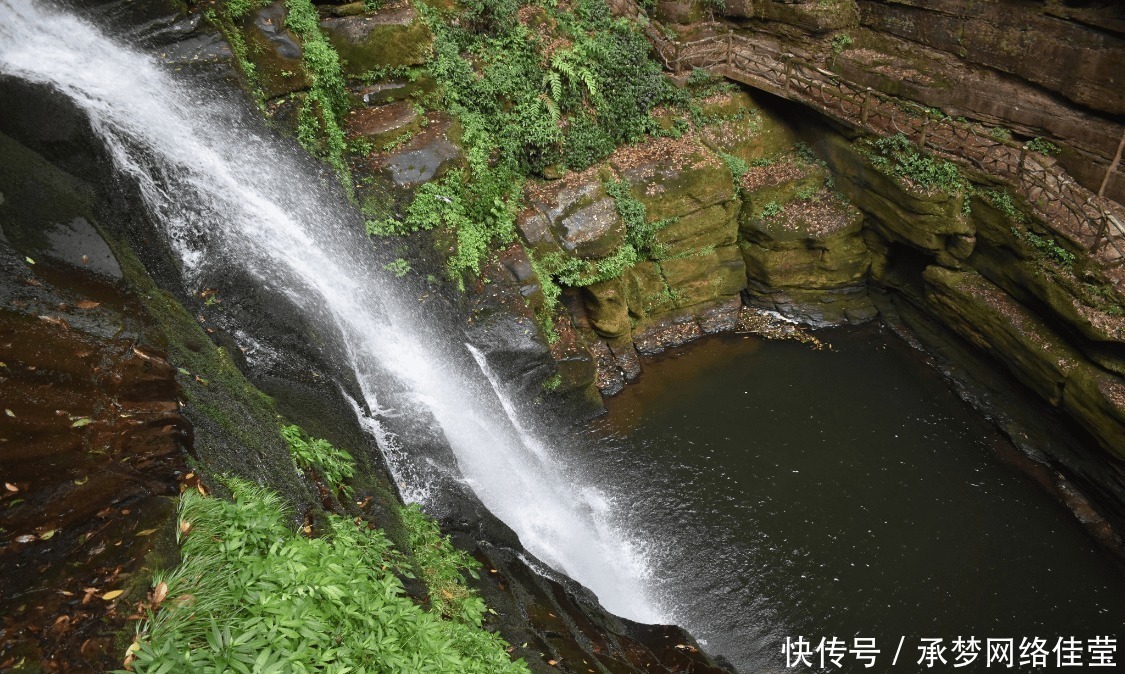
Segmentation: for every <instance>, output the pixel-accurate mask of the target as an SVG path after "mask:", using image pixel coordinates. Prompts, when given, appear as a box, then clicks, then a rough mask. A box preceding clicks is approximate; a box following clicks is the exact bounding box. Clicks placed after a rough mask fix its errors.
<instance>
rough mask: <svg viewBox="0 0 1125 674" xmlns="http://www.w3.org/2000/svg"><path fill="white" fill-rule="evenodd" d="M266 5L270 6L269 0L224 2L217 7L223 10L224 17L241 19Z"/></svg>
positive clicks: (233, 0)
mask: <svg viewBox="0 0 1125 674" xmlns="http://www.w3.org/2000/svg"><path fill="white" fill-rule="evenodd" d="M268 4H270V0H226V2H225V3H223V4H222V5H219V6H220V7H223V8H224V10H225V13H226V15H227V16H229V17H230V18H232V19H241V18H242V17H244V16H246V15H247V14H249V13H250V12H252V11H254V10H255V9H258V8H259V7H265V6H266V5H268Z"/></svg>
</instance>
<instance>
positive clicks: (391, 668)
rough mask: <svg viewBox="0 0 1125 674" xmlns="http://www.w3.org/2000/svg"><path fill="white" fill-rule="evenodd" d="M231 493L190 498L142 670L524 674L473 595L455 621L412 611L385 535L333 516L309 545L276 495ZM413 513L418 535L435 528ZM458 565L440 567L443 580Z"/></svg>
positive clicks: (183, 506) (255, 490) (243, 488)
mask: <svg viewBox="0 0 1125 674" xmlns="http://www.w3.org/2000/svg"><path fill="white" fill-rule="evenodd" d="M227 486H229V487H230V490H231V492H232V493H233V494H234V501H233V502H232V501H225V500H222V499H217V498H207V497H204V496H201V495H199V494H197V493H196V492H193V491H189V492H186V493H185V494H184V495H183V496H182V497H181V502H180V518H181V522H182V524H181V527H180V530H181V531H186V533H185V534H183V535H182V537H181V540H180V546H181V553H182V558H183V561H182V562H181V564H180V565H179V566H178V567H176V568H175V569H173V570H172V571H170V572H167V573H160V574H157V576H156V578H154V587H159V586H160V585H161V584H166V587H167V598H166V599H165V600H164V601H163V602H161V603H159V606H157V607H153V608H150V609H149V612H148V615H147V616H146V618H145V619H143V620H142V621H141V622H140V623H139V624H138V629H137V640H136V643H135V645H134V646H133V647H132V648H131V649H130V650H131V651H132V654H133V656H134V657H135V660H134V661H133V662H132V669H133V671H134V672H137V673H138V674H167V673H168V672H246V673H247V674H249V673H250V672H257V673H261V674H267V673H278V674H280V673H286V674H288V673H299V672H300V673H311V672H335V673H338V674H344V673H345V672H434V673H443V674H444V673H448V674H461V673H465V674H515V673H524V672H527V668H526V665H525V664H524V663H523V661H522V660H519V661H516V662H512V661H511V659H510V658H509V656H508V654H507V653H506V652H505V648H506V647H507V644H505V643H504V641H503V640H501V639H500V638H499V637H498V636H496V635H494V634H492V633H490V632H488V631H486V630H484V629H483V628H482V627H481V616H482V615H483V612H484V605H483V603H482V602H480V600H479V599H476V598H475V597H471V595H467V597H469V598H466V599H464V600H462V601H461V602H460V603H459V604H457V605H456V606H457V607H458V608H460V609H462V611H461V613H460V614H458V615H456V616H455V618H456V619H453V620H445V619H442V617H441V615H439V614H437V613H434V612H429V611H425V610H423V609H422V608H421V607H419V606H417V605H416V604H414V603H413V602H412V601H411V600H410V598H409V597H408V596H407V595H406V594H405V591H404V589H403V586H402V582H401V581H400V580H399V578H398V576H396V572H398V573H406V570H405V569H403V568H402V566H403V564H404V558H403V556H402V554H401V553H399V552H398V551H396V550H395V549H394V547H393V545H392V544H391V542H390V540H389V539H388V538H387V537H386V535H385V534H384V533H383V532H382V531H380V530H377V529H371V528H368V526H367V525H365V524H362V523H360V524H357V523H356V522H353V521H352V520H349V519H345V518H342V517H338V516H336V515H328V516H327V518H326V519H327V521H326V534H325V536H324V537H322V538H305V537H303V536H300V535H298V534H297V533H295V532H293V531H292V530H290V529H289V528H288V527H287V526H286V525H285V520H286V519H287V518H288V517H289V513H288V512H287V510H286V508H285V505H284V503H283V502H282V501H281V499H280V498H279V497H278V496H277V495H276V494H274V493H273V492H271V491H269V490H268V489H265V488H263V487H260V486H257V485H254V484H251V483H249V482H244V481H241V480H235V479H231V480H229V481H228V482H227ZM409 517H410V528H411V531H412V539H413V537H414V532H416V531H421V532H422V533H423V535H424V536H430V534H431V532H432V531H433V530H434V529H436V526H434V525H432V523H429V525H426V524H424V523H425V522H427V520H425V519H424V516H422V515H421V514H420V513H415V514H411V515H410V516H409ZM442 555H449V551H448V550H446V549H444V548H442V549H436V548H435V549H434V550H433V553H432V554H430V555H429V556H426V555H425V554H424V555H423V556H422V557H421V558H419V561H420V562H421V561H425V562H426V563H429V564H433V563H434V562H432V561H430V558H431V557H435V556H437V557H441V556H442ZM462 561H463V560H462ZM459 563H460V562H459V561H453V562H449V561H442V560H440V559H439V561H438V562H437V564H438V566H437V567H436V568H439V569H441V574H442V575H443V577H445V576H448V575H449V570H448V569H449V568H454V569H456V567H457V565H458V564H459ZM423 568H425V566H424V565H423ZM423 573H425V572H423Z"/></svg>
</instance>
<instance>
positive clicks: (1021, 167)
mask: <svg viewBox="0 0 1125 674" xmlns="http://www.w3.org/2000/svg"><path fill="white" fill-rule="evenodd" d="M1026 164H1027V148H1026V147H1021V148H1020V165H1019V168H1018V169H1017V170H1016V175H1017V176H1019V177H1020V178H1023V171H1024V166H1025V165H1026Z"/></svg>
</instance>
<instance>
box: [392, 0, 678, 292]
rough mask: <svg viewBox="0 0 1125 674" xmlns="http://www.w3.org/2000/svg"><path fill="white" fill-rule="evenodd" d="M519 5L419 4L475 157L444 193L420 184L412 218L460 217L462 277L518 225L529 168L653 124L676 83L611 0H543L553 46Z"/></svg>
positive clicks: (575, 163)
mask: <svg viewBox="0 0 1125 674" xmlns="http://www.w3.org/2000/svg"><path fill="white" fill-rule="evenodd" d="M518 8H519V3H517V2H514V1H511V0H470V2H469V3H468V4H467V5H466V6H465V12H464V14H463V15H455V14H449V15H442V14H441V13H440V12H438V11H437V10H435V9H433V8H430V7H425V6H423V7H421V8H420V11H421V12H422V14H423V17H424V18H425V19H426V21H427V23H428V24H429V26H430V29H431V31H432V32H433V33H434V36H435V44H434V58H433V60H432V61H431V63H430V64H429V70H430V74H431V75H432V76H433V77H434V79H435V80H436V81H437V82H438V83H439V84H440V85H441V87H442V90H443V92H444V105H445V107H446V108H447V109H449V110H450V112H452V113H453V114H454V115H455V116H456V117H457V118H458V119H459V121H460V122H461V126H462V129H463V132H464V133H463V141H464V144H465V146H466V148H467V159H468V163H469V167H468V171H467V172H466V173H465V174H463V175H460V176H459V177H457V178H455V179H454V180H447V181H444V189H445V192H446V193H445V194H444V196H445V197H446V198H447V199H448V200H447V201H442V202H440V203H437V202H435V201H434V200H433V198H432V196H431V195H426V194H424V193H420V194H419V196H418V197H417V199H418V200H420V203H418V204H417V205H416V206H414V205H412V206H411V208H410V211H411V214H410V215H408V217H407V221H408V222H407V223H406V227H405V229H406V230H408V231H409V230H413V229H415V228H428V227H433V226H439V225H440V226H442V227H450V228H452V229H453V230H454V231H455V232H456V240H457V248H456V252H455V254H454V258H453V259H451V261H450V265H449V271H450V274H451V275H452V276H453V277H454V278H456V279H458V280H459V282H462V283H463V280H462V277H463V275H464V274H465V273H467V272H472V271H475V270H477V269H478V268H479V264H480V263H481V261H483V260H484V258H485V257H486V256H487V255H488V253H489V251H490V250H491V249H492V248H493V247H495V246H496V245H497V244H500V243H504V242H506V241H510V240H511V238H512V237H513V236H514V231H515V229H514V221H515V214H516V212H517V211H518V200H519V197H520V195H521V193H522V192H521V190H522V184H523V181H524V179H525V177H526V176H527V175H529V174H532V173H541V172H543V171H545V170H546V169H547V168H548V167H552V166H558V165H560V164H561V165H565V166H568V167H570V168H578V169H581V168H585V167H587V166H589V165H591V164H593V163H595V162H597V161H600V160H602V159H604V158H605V157H607V156H608V155H609V154H610V153H611V152H612V151H613V150H614V149H615V148H616V147H617V146H618V145H620V144H622V143H627V142H633V141H636V140H638V139H640V138H641V137H642V136H643V135H644V134H646V133H649V132H651V131H654V130H655V129H656V128H657V126H656V123H655V121H654V120H653V119H652V115H651V111H652V109H653V108H654V107H656V106H657V105H658V104H660V103H661V102H662V101H663V100H664V99H665V98H666V97H667V95H668V94H669V92H670V91H671V87H670V85H669V84H667V82H666V81H665V80H664V78H663V76H662V75H661V71H660V68H659V67H658V66H657V64H656V63H655V62H654V61H653V60H652V59H651V58H649V54H648V50H649V46H648V43H647V41H646V40H645V38H644V36H643V35H642V34H641V33H640V32H639V30H638V29H637V27H636V26H635V25H634V24H633V23H632V22H630V21H627V20H622V19H614V18H612V17H611V15H610V13H609V10H608V7H607V6H606V5H605V2H604V0H581V1H580V2H578V3H577V5H576V7H575V9H574V11H573V12H568V11H564V10H560V9H557V8H554V7H549V6H548V7H541V8H540V9H541V10H542V11H543V12H544V13H546V14H547V15H548V16H549V17H550V18H551V19H552V20H553V22H554V24H555V25H556V26H557V29H556V30H557V32H558V33H559V34H560V35H561V36H562V37H563V38H565V40H566V41H567V44H562V45H560V44H557V41H556V43H555V44H554V45H552V46H553V48H552V49H548V43H547V41H546V40H545V39H544V37H543V36H542V35H540V34H539V33H538V32H536V31H534V30H532V29H529V28H527V27H526V26H524V25H522V24H519V23H518V22H516V21H515V13H516V11H517V10H518ZM455 18H456V19H459V22H458V23H455V22H454V19H455ZM454 182H456V183H457V184H456V185H454V184H453V183H454ZM421 223H425V225H426V226H422V224H421ZM382 229H387V228H385V227H384V228H382Z"/></svg>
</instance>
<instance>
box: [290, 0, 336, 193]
mask: <svg viewBox="0 0 1125 674" xmlns="http://www.w3.org/2000/svg"><path fill="white" fill-rule="evenodd" d="M285 7H286V10H287V12H288V13H287V16H286V18H285V24H286V25H287V26H289V28H291V29H292V30H293V32H294V33H296V35H297V37H299V38H300V39H301V49H302V50H303V52H304V64H305V70H306V71H307V72H308V74H309V76H310V77H311V79H312V87H311V88H310V89H309V91H308V93H307V94H306V95H305V101H304V103H303V104H302V105H301V108H300V110H299V111H298V113H297V141H298V142H299V143H301V145H302V146H304V148H305V149H306V150H308V151H309V152H311V153H313V154H315V155H318V156H320V157H321V158H323V159H324V160H325V161H327V162H328V163H329V164H331V165H332V168H334V169H335V170H336V173H337V174H338V175H339V176H340V181H341V182H342V183H343V185H344V187H345V188H346V189H347V190H348V191H349V192H351V188H352V178H351V171H349V170H348V165H347V163H346V162H345V160H344V154H345V152H347V149H348V144H347V139H346V138H345V137H344V129H343V127H342V126H341V124H340V120H341V119H342V118H343V115H345V114H346V113H347V111H348V107H349V102H348V94H347V89H346V87H345V85H344V75H343V72H342V71H341V70H340V56H339V54H337V53H336V50H335V49H334V48H333V47H332V45H331V44H330V43H329V42H328V39H327V38H326V37H324V35H323V34H322V33H321V32H320V15H319V14H317V11H316V8H315V7H313V5H312V2H311V1H310V0H285Z"/></svg>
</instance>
